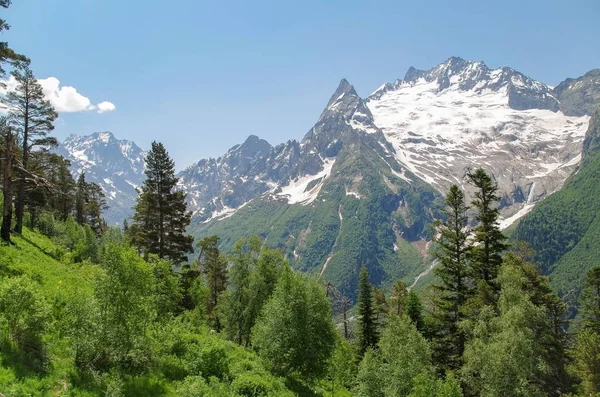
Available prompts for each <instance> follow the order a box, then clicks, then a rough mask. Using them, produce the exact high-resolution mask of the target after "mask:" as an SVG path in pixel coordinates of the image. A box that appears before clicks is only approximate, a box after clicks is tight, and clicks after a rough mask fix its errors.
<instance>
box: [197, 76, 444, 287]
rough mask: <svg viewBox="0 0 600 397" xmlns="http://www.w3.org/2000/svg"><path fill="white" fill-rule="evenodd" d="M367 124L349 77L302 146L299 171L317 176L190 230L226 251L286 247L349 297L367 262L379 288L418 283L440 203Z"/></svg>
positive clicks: (290, 182)
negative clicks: (252, 244)
mask: <svg viewBox="0 0 600 397" xmlns="http://www.w3.org/2000/svg"><path fill="white" fill-rule="evenodd" d="M363 114H364V115H365V116H362V115H363ZM369 117H370V115H369V111H368V109H367V108H366V107H365V104H364V101H363V100H362V99H360V98H359V97H358V95H357V94H356V92H355V91H354V89H353V88H352V87H351V86H350V85H349V84H348V83H347V82H346V81H345V80H343V81H342V82H341V83H340V87H339V88H338V90H337V91H336V92H335V93H334V95H333V96H332V99H331V100H330V101H329V103H328V106H327V108H326V109H325V111H324V112H323V114H322V115H321V117H320V118H319V121H318V122H317V124H316V125H315V127H314V128H312V129H311V130H310V131H309V133H308V134H307V135H306V137H305V138H304V139H303V141H302V142H301V144H300V145H299V147H300V156H299V157H300V158H301V159H302V158H306V159H307V160H305V161H302V160H300V161H299V164H301V165H302V166H303V167H300V168H299V169H302V170H303V171H305V172H308V171H313V170H312V169H311V167H313V164H315V163H316V162H317V163H318V162H320V163H321V164H320V169H317V170H314V171H313V172H314V174H311V173H302V174H300V172H296V173H294V174H289V176H288V177H287V178H283V179H281V180H282V181H283V182H282V183H281V184H279V185H275V186H273V187H272V188H271V189H270V190H268V191H266V192H265V193H264V194H263V195H262V196H261V197H258V198H256V199H254V200H252V201H250V202H249V203H247V204H246V205H245V206H244V207H242V208H241V209H239V210H238V211H236V212H235V214H233V215H232V216H231V217H229V218H226V219H222V218H221V219H220V220H219V219H212V220H210V221H208V222H207V220H202V218H200V217H195V218H194V221H193V224H192V227H191V231H192V233H193V234H194V235H196V236H197V237H198V238H201V237H203V236H207V235H210V234H217V235H219V236H222V237H223V247H224V248H228V247H230V246H231V245H232V244H233V242H234V241H235V240H236V239H238V238H241V237H244V236H247V235H249V234H252V233H257V234H259V235H261V236H263V237H264V238H265V239H266V240H267V243H268V244H269V245H270V246H273V247H279V248H282V249H284V251H285V252H286V254H287V255H288V258H289V259H290V260H291V261H292V262H293V263H294V265H295V267H296V268H298V269H301V270H303V271H307V272H313V273H317V274H320V275H322V276H323V277H325V278H326V279H327V280H329V281H331V282H332V283H333V284H334V285H336V286H338V287H339V288H340V289H341V290H342V291H343V292H344V293H346V294H348V295H349V296H354V294H355V288H354V286H355V284H356V283H357V280H358V273H359V270H360V266H361V265H362V264H365V265H367V266H368V267H369V270H370V273H371V277H372V281H373V282H375V283H377V284H384V285H389V284H391V283H392V282H393V281H395V280H397V279H399V278H405V279H406V280H407V281H408V280H410V279H412V278H413V277H414V276H415V275H416V274H418V273H419V272H420V270H421V269H422V267H423V266H424V257H423V254H422V252H421V251H422V250H423V249H424V246H425V244H426V238H427V237H428V236H429V233H430V230H429V226H430V225H431V222H432V220H433V217H434V215H435V214H436V211H437V210H436V209H437V208H438V207H439V205H440V201H439V200H440V198H441V196H440V195H439V193H437V192H436V191H435V190H434V189H433V188H432V187H430V186H428V185H427V184H426V183H425V182H423V181H420V180H419V179H418V178H417V177H416V176H414V175H412V174H411V173H410V172H408V171H407V170H403V169H402V168H400V167H399V166H398V165H397V163H395V162H394V161H393V157H392V155H391V151H392V150H393V149H392V148H391V146H389V144H387V143H385V138H384V137H383V134H382V133H381V131H379V130H378V129H377V128H376V127H375V126H374V125H372V124H371V122H370V118H369ZM359 118H360V119H359ZM355 125H359V126H360V127H361V128H355V127H354V126H355ZM364 129H368V130H370V132H371V133H369V134H365V132H364ZM304 156H306V157H304ZM298 174H300V175H298Z"/></svg>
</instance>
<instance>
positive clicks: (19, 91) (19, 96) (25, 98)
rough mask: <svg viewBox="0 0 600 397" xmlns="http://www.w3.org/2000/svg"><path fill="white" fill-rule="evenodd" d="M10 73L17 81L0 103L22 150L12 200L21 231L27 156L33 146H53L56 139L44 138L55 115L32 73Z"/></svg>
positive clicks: (27, 69)
mask: <svg viewBox="0 0 600 397" xmlns="http://www.w3.org/2000/svg"><path fill="white" fill-rule="evenodd" d="M12 76H13V77H14V78H15V79H16V81H17V83H18V84H17V86H16V89H15V90H14V91H9V92H8V93H7V94H6V97H5V98H2V101H1V102H2V104H3V105H4V106H6V107H7V108H8V122H9V124H10V125H11V126H12V127H13V128H14V130H15V132H17V134H18V136H19V137H21V139H22V140H21V142H20V143H21V149H22V157H21V159H22V160H21V162H22V164H21V165H22V171H21V173H22V174H23V175H22V177H21V180H20V181H19V185H18V191H17V200H16V219H17V223H16V225H15V231H16V232H18V233H21V232H22V231H23V215H24V211H25V200H26V197H25V195H26V192H25V188H26V183H27V182H26V178H25V176H26V175H27V174H26V173H27V171H28V169H29V155H30V152H31V150H32V149H33V148H35V147H47V146H55V145H56V144H57V142H56V139H55V138H52V137H48V134H49V133H50V132H51V131H52V130H53V129H54V125H53V124H52V123H53V122H54V120H56V118H57V117H58V113H56V111H55V110H54V108H53V107H52V105H51V104H50V102H49V101H47V100H45V99H44V92H43V90H42V86H41V85H40V84H39V83H38V81H37V80H36V78H35V77H34V75H33V72H32V71H31V69H29V68H28V67H24V68H23V70H22V71H21V70H15V71H13V72H12Z"/></svg>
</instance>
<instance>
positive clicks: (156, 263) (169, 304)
mask: <svg viewBox="0 0 600 397" xmlns="http://www.w3.org/2000/svg"><path fill="white" fill-rule="evenodd" d="M148 263H149V264H150V266H151V267H152V274H153V275H154V284H155V288H156V293H155V297H154V299H155V301H156V303H155V307H156V311H157V315H158V318H159V319H163V320H164V319H168V318H169V317H170V316H172V315H174V314H175V313H176V312H177V310H178V308H179V304H180V302H181V299H182V292H181V282H180V279H179V275H178V274H176V273H174V272H173V268H172V266H171V263H169V262H168V261H166V260H164V259H159V258H158V257H157V256H155V255H151V256H150V257H149V258H148Z"/></svg>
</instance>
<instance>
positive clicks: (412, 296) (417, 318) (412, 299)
mask: <svg viewBox="0 0 600 397" xmlns="http://www.w3.org/2000/svg"><path fill="white" fill-rule="evenodd" d="M404 313H405V314H406V315H407V316H408V318H410V319H411V320H412V322H413V323H414V324H415V327H417V329H418V330H419V331H420V332H423V331H425V321H424V320H423V304H422V303H421V298H419V295H417V293H416V292H414V291H410V292H409V293H408V296H407V297H406V305H405V306H404Z"/></svg>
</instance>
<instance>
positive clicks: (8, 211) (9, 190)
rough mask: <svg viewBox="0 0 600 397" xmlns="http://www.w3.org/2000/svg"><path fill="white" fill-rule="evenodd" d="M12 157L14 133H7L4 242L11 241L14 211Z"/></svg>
mask: <svg viewBox="0 0 600 397" xmlns="http://www.w3.org/2000/svg"><path fill="white" fill-rule="evenodd" d="M12 156H13V138H12V133H11V132H7V133H6V162H5V164H4V175H3V176H4V178H3V187H4V189H3V195H4V206H3V208H2V228H1V230H0V235H1V237H2V240H4V241H6V242H9V241H10V227H11V225H12V210H13V206H12V205H13V203H12V201H13V183H12Z"/></svg>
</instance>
